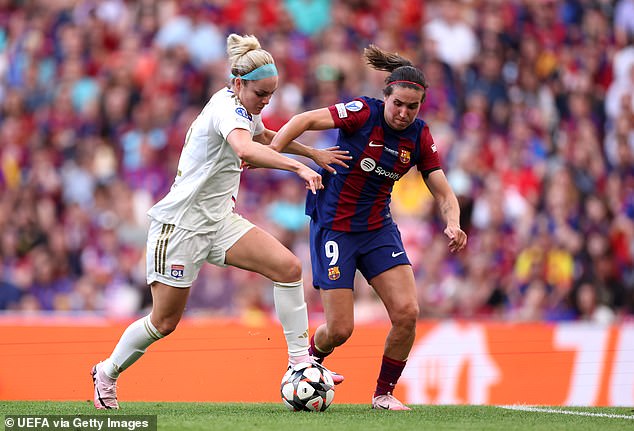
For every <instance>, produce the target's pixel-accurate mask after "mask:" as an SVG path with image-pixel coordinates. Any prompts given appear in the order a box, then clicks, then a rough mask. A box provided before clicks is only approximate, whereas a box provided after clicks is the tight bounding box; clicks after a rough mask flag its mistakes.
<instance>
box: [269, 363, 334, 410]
mask: <svg viewBox="0 0 634 431" xmlns="http://www.w3.org/2000/svg"><path fill="white" fill-rule="evenodd" d="M281 393H282V401H283V402H284V405H285V406H286V407H287V408H288V409H289V410H291V411H294V412H297V411H300V410H305V411H309V412H323V411H324V410H326V409H327V408H328V406H329V405H330V403H332V400H333V398H334V397H335V384H334V382H333V381H332V376H331V375H330V372H329V371H328V370H327V369H325V368H324V367H322V366H321V365H319V364H317V363H309V362H301V363H299V364H297V365H295V366H293V367H291V368H289V369H288V371H287V372H286V374H284V377H282V386H281Z"/></svg>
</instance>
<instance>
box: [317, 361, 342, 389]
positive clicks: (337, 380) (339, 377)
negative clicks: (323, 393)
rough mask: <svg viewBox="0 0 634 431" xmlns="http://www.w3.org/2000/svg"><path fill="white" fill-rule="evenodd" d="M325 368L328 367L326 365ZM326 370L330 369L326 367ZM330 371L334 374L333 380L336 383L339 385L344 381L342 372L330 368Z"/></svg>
mask: <svg viewBox="0 0 634 431" xmlns="http://www.w3.org/2000/svg"><path fill="white" fill-rule="evenodd" d="M322 367H324V366H323V365H322ZM324 368H326V367H324ZM326 370H328V368H326ZM328 372H329V373H330V375H331V376H332V382H333V383H334V384H335V385H338V384H339V383H341V382H343V380H344V377H343V376H342V375H341V374H339V373H335V372H334V371H330V370H328Z"/></svg>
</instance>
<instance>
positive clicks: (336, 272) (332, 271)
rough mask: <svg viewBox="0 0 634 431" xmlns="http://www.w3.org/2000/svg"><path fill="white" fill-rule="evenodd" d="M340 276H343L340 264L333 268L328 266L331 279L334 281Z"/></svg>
mask: <svg viewBox="0 0 634 431" xmlns="http://www.w3.org/2000/svg"><path fill="white" fill-rule="evenodd" d="M340 276H341V273H340V272H339V267H338V266H333V267H331V268H328V278H329V279H331V280H332V281H335V280H338V279H339V277H340Z"/></svg>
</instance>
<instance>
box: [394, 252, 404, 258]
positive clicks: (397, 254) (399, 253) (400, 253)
mask: <svg viewBox="0 0 634 431" xmlns="http://www.w3.org/2000/svg"><path fill="white" fill-rule="evenodd" d="M403 253H405V252H404V251H399V252H398V253H394V252H392V257H399V256H400V255H402V254H403Z"/></svg>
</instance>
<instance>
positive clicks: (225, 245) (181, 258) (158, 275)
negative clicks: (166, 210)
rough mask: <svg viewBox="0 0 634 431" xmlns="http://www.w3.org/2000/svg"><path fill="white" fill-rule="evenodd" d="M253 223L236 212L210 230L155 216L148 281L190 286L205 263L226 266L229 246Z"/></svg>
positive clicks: (152, 222) (148, 242)
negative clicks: (200, 230) (199, 230)
mask: <svg viewBox="0 0 634 431" xmlns="http://www.w3.org/2000/svg"><path fill="white" fill-rule="evenodd" d="M254 226H255V225H254V224H253V223H251V222H250V221H248V220H246V219H244V218H242V217H241V216H240V215H238V214H236V213H230V214H229V215H227V217H225V218H224V219H222V220H221V221H219V222H218V228H217V229H215V230H213V231H212V232H207V233H197V232H193V231H190V230H185V229H180V228H178V227H177V226H175V225H173V224H164V223H161V222H159V221H156V220H154V219H152V220H151V222H150V229H149V232H148V239H147V256H146V261H147V263H146V278H147V283H148V284H152V283H153V282H155V281H159V282H161V283H163V284H167V285H168V286H174V287H182V288H187V287H190V286H191V285H192V283H193V282H194V280H195V279H196V277H198V272H199V271H200V267H201V266H202V265H203V263H205V262H209V263H212V264H214V265H217V266H221V267H224V266H227V265H226V264H225V254H226V253H227V250H229V249H230V248H231V247H232V246H233V245H234V244H235V243H236V242H238V240H239V239H240V238H242V237H243V236H244V235H245V234H246V233H247V232H248V231H249V230H251V229H252V228H253V227H254Z"/></svg>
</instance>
